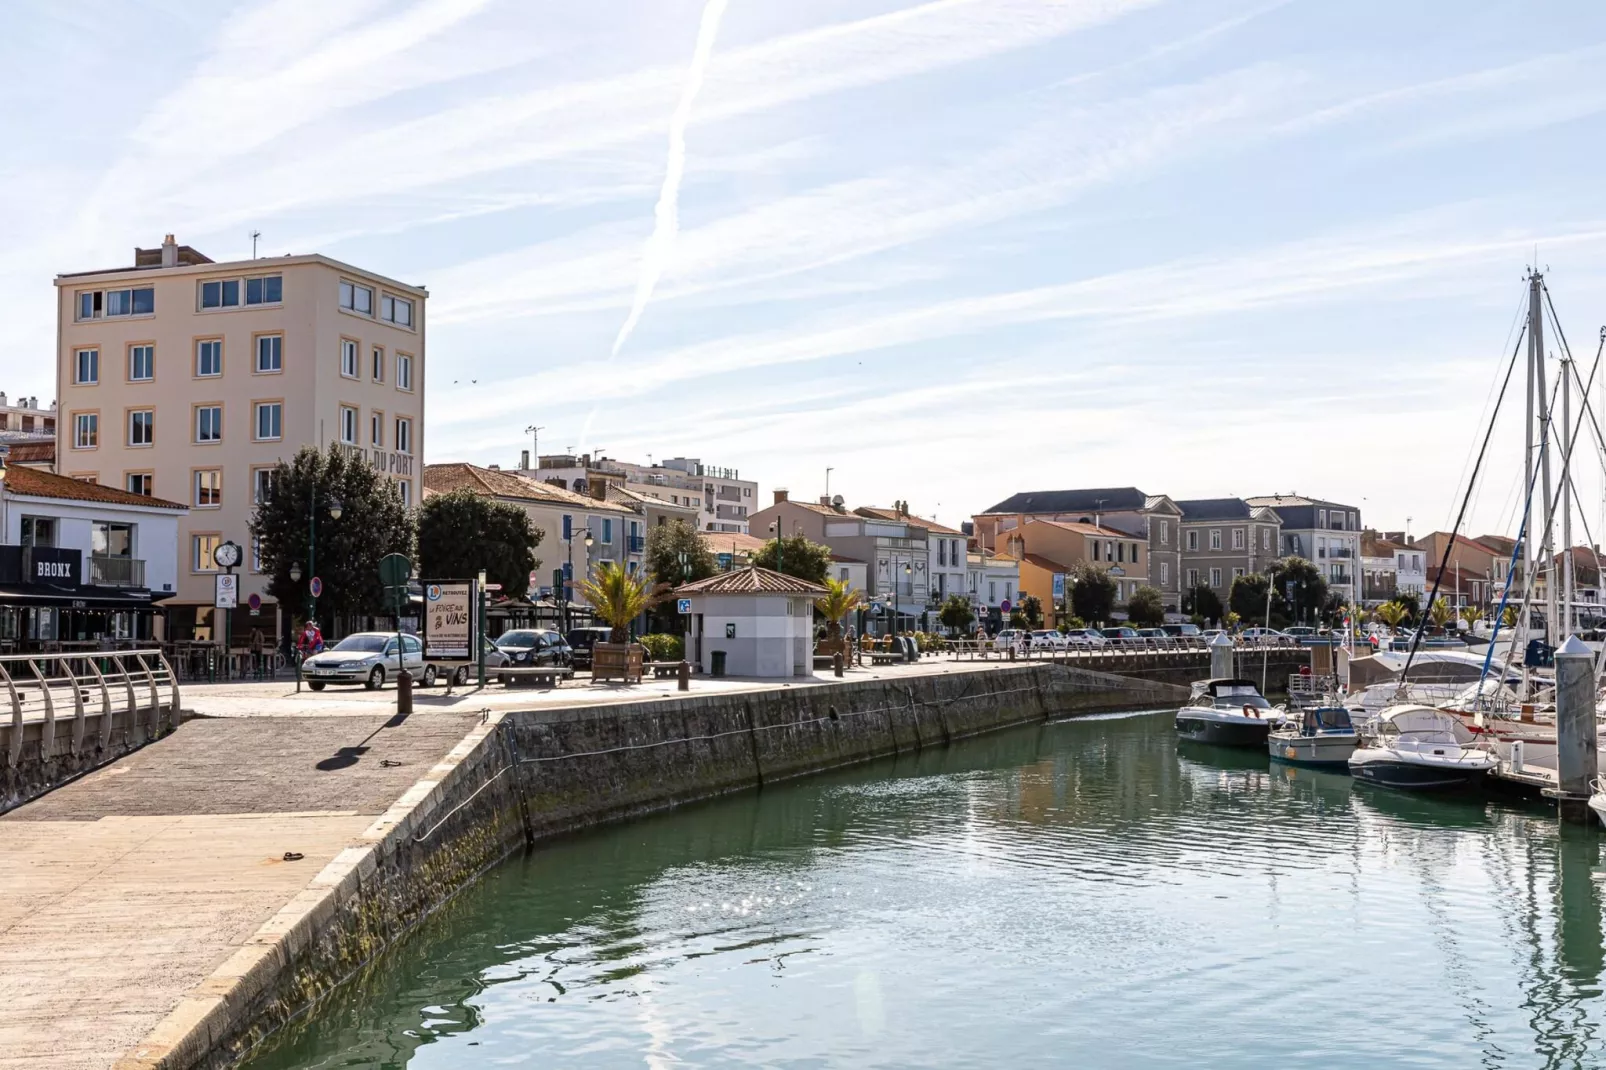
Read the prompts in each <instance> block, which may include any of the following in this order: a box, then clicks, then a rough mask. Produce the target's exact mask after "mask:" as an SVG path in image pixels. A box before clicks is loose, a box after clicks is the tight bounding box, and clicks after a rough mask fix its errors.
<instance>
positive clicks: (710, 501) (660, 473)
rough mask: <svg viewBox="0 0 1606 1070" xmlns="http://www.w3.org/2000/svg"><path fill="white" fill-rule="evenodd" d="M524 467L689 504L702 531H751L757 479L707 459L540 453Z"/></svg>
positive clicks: (537, 474) (567, 482) (556, 478)
mask: <svg viewBox="0 0 1606 1070" xmlns="http://www.w3.org/2000/svg"><path fill="white" fill-rule="evenodd" d="M519 472H520V474H521V475H527V476H531V477H533V478H535V479H540V480H542V481H545V482H551V483H556V484H557V485H558V486H560V487H566V488H568V489H570V490H574V491H577V492H579V493H581V494H589V493H595V485H596V484H597V483H601V482H611V483H619V484H622V485H623V486H624V487H626V488H627V489H629V490H630V491H632V492H634V493H636V494H640V495H644V496H646V497H651V498H657V499H659V500H661V501H665V502H668V503H669V504H671V505H677V506H690V507H691V508H693V509H695V510H696V511H697V515H696V518H695V521H694V523H693V526H694V527H695V528H697V529H698V530H699V531H727V532H740V533H742V534H746V533H747V532H748V530H749V528H748V516H749V514H750V513H751V512H752V510H753V505H754V502H753V498H754V495H756V494H757V493H758V484H757V483H754V482H752V481H751V480H743V479H741V478H739V475H738V473H737V471H736V469H734V468H718V467H715V466H713V465H705V464H703V463H702V462H701V461H700V460H698V459H697V458H695V457H671V458H670V459H668V460H666V461H663V462H661V463H658V464H637V463H635V462H634V461H621V460H618V459H616V458H613V457H601V456H596V457H594V456H592V455H591V454H589V453H582V454H570V453H562V454H547V455H543V456H540V457H537V458H536V467H535V469H534V470H530V468H529V463H528V461H526V462H525V463H524V464H523V465H521V467H520V469H519Z"/></svg>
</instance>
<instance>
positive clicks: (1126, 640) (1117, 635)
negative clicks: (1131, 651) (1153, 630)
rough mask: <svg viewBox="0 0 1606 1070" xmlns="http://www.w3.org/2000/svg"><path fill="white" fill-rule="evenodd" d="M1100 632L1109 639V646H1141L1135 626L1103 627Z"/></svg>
mask: <svg viewBox="0 0 1606 1070" xmlns="http://www.w3.org/2000/svg"><path fill="white" fill-rule="evenodd" d="M1100 634H1102V635H1103V636H1104V638H1105V639H1107V640H1109V642H1110V645H1111V646H1125V647H1135V646H1142V645H1143V643H1142V641H1141V640H1140V639H1139V638H1138V630H1137V629H1136V628H1124V627H1123V628H1103V629H1101V630H1100Z"/></svg>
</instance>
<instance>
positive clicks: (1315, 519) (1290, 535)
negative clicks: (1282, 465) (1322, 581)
mask: <svg viewBox="0 0 1606 1070" xmlns="http://www.w3.org/2000/svg"><path fill="white" fill-rule="evenodd" d="M1245 500H1246V501H1247V502H1248V503H1249V504H1250V505H1252V506H1255V507H1256V508H1259V507H1262V506H1264V507H1267V508H1270V509H1272V510H1274V511H1275V512H1276V513H1277V516H1278V518H1279V519H1280V520H1281V521H1282V538H1283V545H1282V554H1281V556H1284V557H1287V556H1289V555H1293V556H1295V557H1303V558H1305V559H1306V560H1307V561H1309V562H1311V563H1312V564H1313V565H1315V566H1316V567H1317V568H1318V569H1319V570H1320V571H1321V573H1322V575H1323V576H1325V577H1327V589H1328V591H1330V592H1331V593H1332V594H1334V595H1336V596H1338V598H1339V600H1340V601H1342V602H1344V603H1345V604H1346V605H1349V604H1353V603H1354V602H1355V600H1356V599H1357V598H1358V597H1359V596H1360V593H1361V592H1360V572H1359V566H1360V558H1361V514H1360V510H1359V509H1357V508H1355V506H1353V505H1344V504H1342V503H1340V502H1330V501H1323V500H1321V499H1317V498H1307V497H1304V496H1302V495H1299V494H1266V495H1262V496H1260V497H1256V498H1247V499H1245Z"/></svg>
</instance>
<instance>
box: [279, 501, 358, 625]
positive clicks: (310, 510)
mask: <svg viewBox="0 0 1606 1070" xmlns="http://www.w3.org/2000/svg"><path fill="white" fill-rule="evenodd" d="M343 512H345V506H344V505H343V504H342V503H341V501H340V499H339V498H330V499H329V519H331V520H339V519H340V514H341V513H343ZM317 575H318V485H317V484H316V483H313V484H312V485H311V486H310V487H309V488H308V489H307V578H308V580H309V582H310V581H311V580H313V579H316V578H317ZM290 579H291V582H298V581H297V580H296V577H295V576H293V575H292V576H291V577H290ZM317 618H318V596H317V595H315V594H313V593H312V588H311V587H308V588H307V619H308V620H316V619H317Z"/></svg>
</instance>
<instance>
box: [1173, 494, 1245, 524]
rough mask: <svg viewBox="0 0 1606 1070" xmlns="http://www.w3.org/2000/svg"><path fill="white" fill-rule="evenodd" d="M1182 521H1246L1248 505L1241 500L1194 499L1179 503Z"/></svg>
mask: <svg viewBox="0 0 1606 1070" xmlns="http://www.w3.org/2000/svg"><path fill="white" fill-rule="evenodd" d="M1177 506H1178V507H1179V508H1180V509H1181V510H1182V519H1183V520H1248V519H1249V513H1250V506H1249V503H1248V502H1246V501H1244V500H1243V499H1242V498H1194V499H1191V500H1189V501H1185V502H1183V501H1179V502H1177Z"/></svg>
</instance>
